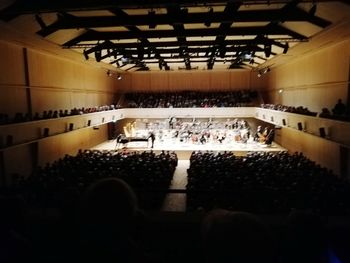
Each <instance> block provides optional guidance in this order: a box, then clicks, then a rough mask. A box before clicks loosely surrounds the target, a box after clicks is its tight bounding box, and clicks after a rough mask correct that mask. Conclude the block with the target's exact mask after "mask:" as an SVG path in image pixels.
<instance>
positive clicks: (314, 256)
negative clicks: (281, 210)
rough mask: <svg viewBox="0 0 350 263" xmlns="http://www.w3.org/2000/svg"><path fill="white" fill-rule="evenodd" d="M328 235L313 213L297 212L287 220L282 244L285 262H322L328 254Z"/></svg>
mask: <svg viewBox="0 0 350 263" xmlns="http://www.w3.org/2000/svg"><path fill="white" fill-rule="evenodd" d="M325 240H326V234H325V229H324V226H323V223H322V220H321V218H320V217H319V216H318V215H316V214H314V213H311V212H308V211H302V210H300V211H299V210H295V211H292V212H291V213H290V214H289V215H288V218H287V231H286V234H285V240H284V241H283V242H282V245H283V253H282V261H283V262H287V263H289V262H301V263H303V262H305V263H316V262H322V258H323V257H324V256H325V253H326V241H325Z"/></svg>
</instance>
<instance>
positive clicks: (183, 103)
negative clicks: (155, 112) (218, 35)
mask: <svg viewBox="0 0 350 263" xmlns="http://www.w3.org/2000/svg"><path fill="white" fill-rule="evenodd" d="M257 97H258V94H257V92H256V91H252V90H240V91H221V92H199V91H197V92H196V91H181V92H152V93H150V92H148V93H147V92H135V93H126V94H125V96H124V98H125V100H126V101H125V106H126V107H129V108H193V107H202V108H209V107H248V106H256V100H257Z"/></svg>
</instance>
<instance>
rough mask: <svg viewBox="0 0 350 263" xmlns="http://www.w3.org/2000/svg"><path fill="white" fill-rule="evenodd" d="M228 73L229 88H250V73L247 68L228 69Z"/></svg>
mask: <svg viewBox="0 0 350 263" xmlns="http://www.w3.org/2000/svg"><path fill="white" fill-rule="evenodd" d="M229 73H230V89H233V90H244V89H250V75H251V72H250V71H249V70H239V71H229Z"/></svg>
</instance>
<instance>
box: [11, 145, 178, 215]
mask: <svg viewBox="0 0 350 263" xmlns="http://www.w3.org/2000/svg"><path fill="white" fill-rule="evenodd" d="M176 166H177V155H176V154H175V153H174V152H164V151H163V152H161V153H160V154H155V153H154V152H152V151H151V152H128V151H122V152H118V151H113V150H110V151H107V150H104V151H99V150H85V151H79V153H78V154H77V155H76V156H69V155H66V156H65V157H64V158H61V159H59V160H58V161H55V162H54V163H52V164H50V165H47V166H45V167H39V168H38V169H37V170H36V171H35V172H34V173H33V174H32V175H31V176H29V177H28V178H23V177H18V178H15V180H14V184H13V188H14V189H15V190H16V191H17V192H18V193H20V194H24V195H25V197H26V200H29V202H30V203H33V205H36V206H39V207H54V208H60V207H62V206H64V205H66V204H69V202H73V201H74V200H77V199H78V198H79V196H80V194H81V193H82V192H83V191H84V190H85V189H86V188H87V187H88V186H89V185H91V184H92V183H93V182H95V181H97V180H99V179H102V178H110V177H112V178H114V177H115V178H120V179H123V180H124V181H125V182H127V183H128V184H130V185H131V186H132V187H133V188H134V189H135V190H136V191H137V193H138V194H139V195H142V196H146V194H147V193H148V192H152V191H154V192H155V194H154V196H151V197H155V198H153V199H152V198H151V197H150V198H148V199H149V200H145V198H141V200H142V202H143V203H144V206H145V207H148V208H151V209H159V206H160V205H161V203H162V198H163V197H164V195H165V192H164V191H160V194H159V190H163V189H168V188H169V184H170V182H171V180H172V177H173V173H174V171H175V168H176ZM157 193H158V195H157ZM70 199H72V200H70Z"/></svg>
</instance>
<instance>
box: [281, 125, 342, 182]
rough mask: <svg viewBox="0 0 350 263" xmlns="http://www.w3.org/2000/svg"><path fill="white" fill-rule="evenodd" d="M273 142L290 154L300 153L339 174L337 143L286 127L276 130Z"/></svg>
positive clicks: (338, 148) (338, 147)
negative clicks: (276, 133)
mask: <svg viewBox="0 0 350 263" xmlns="http://www.w3.org/2000/svg"><path fill="white" fill-rule="evenodd" d="M275 140H276V142H277V143H278V144H280V145H282V146H283V147H285V148H287V149H288V151H289V152H290V153H294V152H301V153H303V154H304V155H305V156H307V157H308V158H309V159H311V160H313V161H315V162H316V163H318V164H322V166H324V167H327V168H328V169H330V170H332V171H333V172H334V173H335V174H337V175H339V174H340V146H339V144H338V143H335V142H332V141H330V140H325V139H323V138H320V137H318V136H315V135H312V134H308V133H305V132H302V131H298V130H295V129H291V128H286V127H283V128H281V129H280V130H278V136H276V137H275Z"/></svg>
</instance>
